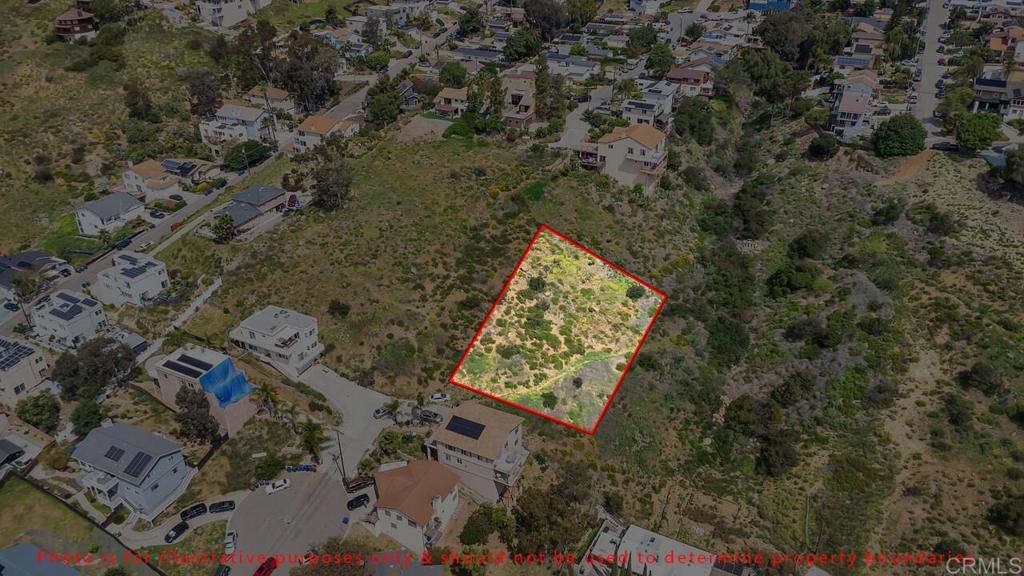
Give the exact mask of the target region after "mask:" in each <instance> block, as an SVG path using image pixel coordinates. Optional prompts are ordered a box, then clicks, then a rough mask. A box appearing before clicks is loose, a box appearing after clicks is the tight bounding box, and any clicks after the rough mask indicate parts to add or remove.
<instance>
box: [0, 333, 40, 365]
mask: <svg viewBox="0 0 1024 576" xmlns="http://www.w3.org/2000/svg"><path fill="white" fill-rule="evenodd" d="M32 354H35V350H33V349H32V348H30V347H28V346H25V345H24V344H21V343H19V342H14V341H13V340H5V339H3V338H0V370H8V369H10V368H13V367H14V366H17V365H18V363H19V362H21V361H22V360H23V359H25V358H28V357H29V356H31V355H32Z"/></svg>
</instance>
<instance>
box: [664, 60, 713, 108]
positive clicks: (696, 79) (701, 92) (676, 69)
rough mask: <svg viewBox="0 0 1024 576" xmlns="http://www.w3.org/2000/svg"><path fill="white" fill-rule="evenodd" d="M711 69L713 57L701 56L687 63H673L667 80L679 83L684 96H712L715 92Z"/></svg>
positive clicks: (666, 77) (666, 76)
mask: <svg viewBox="0 0 1024 576" xmlns="http://www.w3.org/2000/svg"><path fill="white" fill-rule="evenodd" d="M711 70H712V68H711V57H707V58H700V59H697V60H693V61H691V62H687V63H685V64H673V65H672V67H671V68H670V69H669V71H668V74H666V75H665V80H667V81H669V82H673V83H675V84H678V85H679V91H680V93H681V95H682V96H690V97H693V96H704V97H705V98H710V97H711V96H713V95H714V93H715V82H714V79H713V77H712V73H711Z"/></svg>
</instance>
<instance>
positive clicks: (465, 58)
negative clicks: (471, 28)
mask: <svg viewBox="0 0 1024 576" xmlns="http://www.w3.org/2000/svg"><path fill="white" fill-rule="evenodd" d="M452 57H454V58H456V59H457V60H459V61H460V62H476V63H478V64H499V63H500V62H501V61H502V60H504V58H505V53H504V52H502V51H501V50H495V49H492V48H470V47H468V46H460V47H458V48H456V49H454V50H452Z"/></svg>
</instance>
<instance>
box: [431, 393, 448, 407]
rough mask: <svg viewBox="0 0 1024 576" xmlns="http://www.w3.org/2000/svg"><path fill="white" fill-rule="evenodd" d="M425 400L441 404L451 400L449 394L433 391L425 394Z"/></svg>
mask: <svg viewBox="0 0 1024 576" xmlns="http://www.w3.org/2000/svg"><path fill="white" fill-rule="evenodd" d="M427 401H428V402H437V403H439V404H443V403H445V402H451V401H452V397H451V394H446V393H444V392H434V393H433V394H431V395H430V396H427Z"/></svg>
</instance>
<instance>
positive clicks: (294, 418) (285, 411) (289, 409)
mask: <svg viewBox="0 0 1024 576" xmlns="http://www.w3.org/2000/svg"><path fill="white" fill-rule="evenodd" d="M281 416H282V417H284V418H287V419H288V422H289V423H290V424H291V427H292V432H295V433H296V434H298V427H297V426H296V424H298V422H299V418H298V416H299V411H298V409H296V408H295V404H285V407H284V408H282V409H281Z"/></svg>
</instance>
